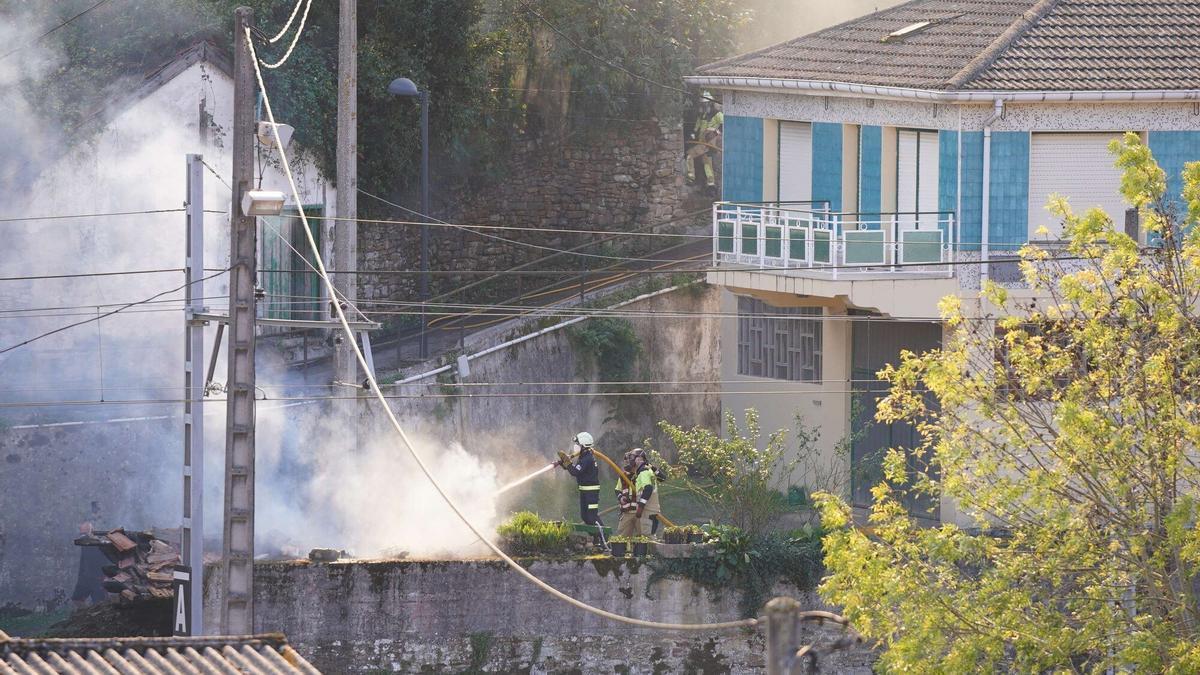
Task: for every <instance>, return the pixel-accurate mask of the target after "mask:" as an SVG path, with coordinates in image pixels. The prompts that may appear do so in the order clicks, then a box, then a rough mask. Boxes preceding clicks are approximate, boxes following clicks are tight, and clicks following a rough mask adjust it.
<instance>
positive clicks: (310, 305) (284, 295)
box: [258, 205, 324, 319]
mask: <svg viewBox="0 0 1200 675" xmlns="http://www.w3.org/2000/svg"><path fill="white" fill-rule="evenodd" d="M303 208H304V213H305V215H307V216H320V215H322V214H323V213H324V208H323V207H322V206H320V205H316V206H304V207H303ZM309 227H310V228H311V230H312V233H313V239H315V240H316V242H317V247H318V248H320V246H321V227H320V224H319V223H316V222H313V221H309ZM258 241H259V269H260V272H259V286H260V287H261V288H262V289H263V291H264V292H265V293H266V296H267V297H266V307H265V309H264V315H265V316H266V317H268V318H272V319H319V318H321V280H320V277H319V276H318V275H317V274H316V273H315V272H314V271H313V269H314V268H315V267H316V255H315V254H314V253H313V251H312V246H311V245H309V243H308V237H306V236H305V234H304V221H302V220H301V219H300V217H299V211H297V210H296V209H294V208H289V209H286V210H285V211H284V212H283V213H282V214H281V215H279V216H264V217H261V218H260V219H259V238H258Z"/></svg>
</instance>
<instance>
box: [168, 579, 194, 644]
mask: <svg viewBox="0 0 1200 675" xmlns="http://www.w3.org/2000/svg"><path fill="white" fill-rule="evenodd" d="M174 584H175V611H174V612H172V619H171V634H172V635H191V634H192V613H191V611H190V610H191V607H190V605H191V603H192V568H190V567H188V566H186V565H176V566H175V581H174Z"/></svg>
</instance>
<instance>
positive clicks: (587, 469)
mask: <svg viewBox="0 0 1200 675" xmlns="http://www.w3.org/2000/svg"><path fill="white" fill-rule="evenodd" d="M592 445H593V441H592V435H591V434H589V433H588V432H586V431H581V432H579V433H578V434H575V438H574V439H572V448H571V449H572V456H570V457H568V456H567V455H566V453H562V452H560V453H559V462H558V463H559V465H560V466H562V468H564V469H566V470H567V473H569V474H571V475H572V476H574V477H575V482H576V483H577V484H578V485H579V516H580V518H582V519H583V522H584V524H585V525H591V526H594V527H595V528H596V534H595V535H593V537H592V540H593V541H594V542H595V543H596V545H597V546H600V547H601V548H608V542H606V541H605V540H604V523H603V522H601V521H600V467H598V466H597V465H596V455H595V454H594V453H593V452H592Z"/></svg>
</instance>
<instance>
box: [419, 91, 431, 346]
mask: <svg viewBox="0 0 1200 675" xmlns="http://www.w3.org/2000/svg"><path fill="white" fill-rule="evenodd" d="M430 208H431V207H430V205H429V85H428V84H426V85H425V88H424V89H422V90H421V358H422V359H426V358H429V322H428V321H427V320H426V318H425V303H427V302H429V219H430V217H431V214H430V213H429V209H430Z"/></svg>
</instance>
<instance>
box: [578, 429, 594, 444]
mask: <svg viewBox="0 0 1200 675" xmlns="http://www.w3.org/2000/svg"><path fill="white" fill-rule="evenodd" d="M574 442H575V445H578V446H579V447H581V448H590V447H592V443H594V442H595V441H593V440H592V435H591V434H589V433H588V432H586V431H581V432H579V433H577V434H575V439H574Z"/></svg>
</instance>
